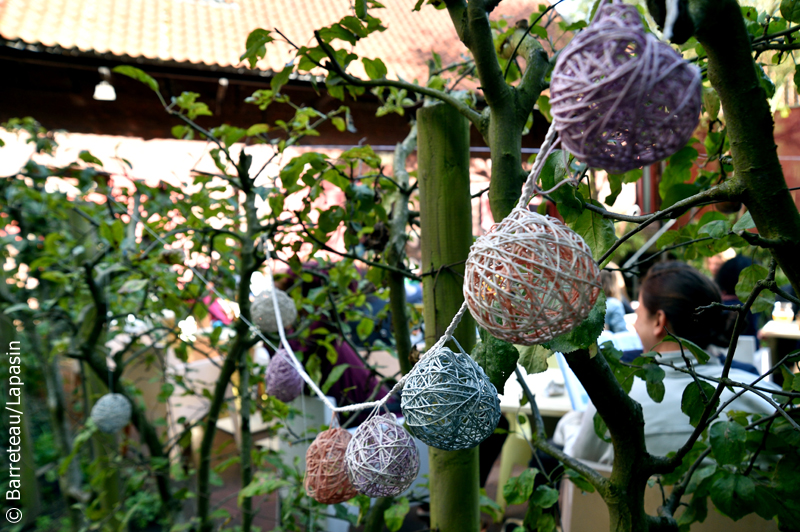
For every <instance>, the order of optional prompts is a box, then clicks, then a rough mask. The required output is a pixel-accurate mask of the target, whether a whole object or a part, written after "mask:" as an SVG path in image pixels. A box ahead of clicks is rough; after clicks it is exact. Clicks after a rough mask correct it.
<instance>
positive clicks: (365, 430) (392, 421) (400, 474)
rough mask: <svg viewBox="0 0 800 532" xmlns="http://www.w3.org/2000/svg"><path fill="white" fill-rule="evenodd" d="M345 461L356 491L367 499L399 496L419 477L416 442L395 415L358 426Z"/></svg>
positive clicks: (377, 417)
mask: <svg viewBox="0 0 800 532" xmlns="http://www.w3.org/2000/svg"><path fill="white" fill-rule="evenodd" d="M344 459H345V465H346V469H347V476H348V477H349V478H350V482H351V483H352V484H353V487H354V488H356V490H358V492H359V493H362V494H364V495H367V496H368V497H393V496H395V495H400V494H401V493H403V492H404V491H406V490H407V489H408V488H409V487H410V486H411V484H412V483H413V482H414V479H416V478H417V473H419V451H417V445H416V444H415V443H414V438H412V437H411V435H410V434H409V433H408V432H407V431H406V429H404V428H403V427H402V426H400V425H399V424H398V423H397V419H396V418H395V417H394V416H393V415H392V414H386V415H383V416H374V417H372V418H370V419H368V420H367V421H365V422H364V423H362V424H361V425H359V427H358V428H357V429H356V433H355V435H354V436H353V438H352V439H351V440H350V442H349V443H348V444H347V451H345V456H344Z"/></svg>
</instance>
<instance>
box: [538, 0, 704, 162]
mask: <svg viewBox="0 0 800 532" xmlns="http://www.w3.org/2000/svg"><path fill="white" fill-rule="evenodd" d="M701 82H702V78H701V75H700V70H699V69H698V68H697V67H696V66H695V65H691V64H689V63H687V62H686V61H684V60H683V58H681V56H680V54H678V52H676V51H675V50H673V49H672V48H671V47H670V46H669V45H668V44H666V43H663V42H660V41H659V40H658V39H657V38H656V37H655V36H653V35H652V34H649V33H645V31H644V28H643V27H642V23H641V19H640V18H639V13H638V11H637V10H636V8H635V7H634V6H631V5H622V4H612V3H608V4H605V5H603V6H602V7H601V8H600V10H599V13H598V14H597V17H596V19H595V20H594V21H593V22H592V24H591V25H590V26H589V27H588V28H587V29H585V30H584V31H582V32H581V33H579V34H578V35H577V36H576V37H575V38H574V39H572V42H570V43H569V45H567V47H565V48H564V50H563V51H562V52H561V55H560V56H559V57H558V61H557V62H556V66H555V68H554V69H553V75H552V81H551V83H550V95H551V96H550V105H551V109H550V110H551V113H552V116H553V122H554V124H555V127H556V129H557V130H558V132H559V135H560V137H561V142H562V144H563V145H564V147H565V148H566V149H567V150H569V151H570V152H571V153H572V154H574V155H575V157H577V158H578V159H579V160H580V161H582V162H584V163H586V164H588V165H589V166H590V167H593V168H602V169H603V170H606V171H608V172H610V173H615V174H619V173H624V172H627V171H629V170H633V169H634V168H639V167H641V166H646V165H648V164H652V163H654V162H657V161H660V160H662V159H665V158H667V157H669V156H670V155H672V154H673V153H675V152H676V151H678V150H679V149H681V148H683V147H684V146H685V145H686V143H687V142H688V141H689V139H690V138H691V137H692V133H693V132H694V130H695V128H696V127H697V124H698V122H699V119H700V103H701V100H702V96H701Z"/></svg>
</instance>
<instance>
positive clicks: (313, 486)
mask: <svg viewBox="0 0 800 532" xmlns="http://www.w3.org/2000/svg"><path fill="white" fill-rule="evenodd" d="M352 438H353V437H352V436H351V435H350V433H349V432H347V431H346V430H344V429H342V428H339V427H335V428H330V429H328V430H326V431H323V432H320V433H319V434H318V435H317V437H316V438H315V439H314V441H313V442H312V443H311V446H309V448H308V451H306V478H305V481H304V486H305V488H306V493H308V495H309V496H310V497H312V498H313V499H314V500H315V501H317V502H319V503H322V504H338V503H340V502H344V501H349V500H350V499H352V498H353V497H355V496H356V495H357V494H358V492H357V491H356V489H355V488H354V487H353V484H352V483H351V482H350V478H348V476H347V471H346V470H345V461H344V455H345V452H346V451H347V444H348V443H350V440H351V439H352Z"/></svg>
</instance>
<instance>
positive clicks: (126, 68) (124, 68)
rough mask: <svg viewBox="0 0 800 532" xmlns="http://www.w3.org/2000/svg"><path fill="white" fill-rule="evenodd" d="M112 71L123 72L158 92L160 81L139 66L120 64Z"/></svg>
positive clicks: (124, 74)
mask: <svg viewBox="0 0 800 532" xmlns="http://www.w3.org/2000/svg"><path fill="white" fill-rule="evenodd" d="M112 72H116V73H117V74H122V75H123V76H128V77H129V78H133V79H135V80H136V81H140V82H142V83H144V84H145V85H147V86H148V87H150V89H152V90H153V91H155V92H158V82H157V81H156V80H155V79H153V78H152V77H151V76H150V75H148V74H146V73H145V72H144V71H143V70H141V69H139V68H136V67H132V66H130V65H120V66H118V67H114V69H113V70H112Z"/></svg>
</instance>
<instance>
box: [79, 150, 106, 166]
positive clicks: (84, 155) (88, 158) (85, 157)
mask: <svg viewBox="0 0 800 532" xmlns="http://www.w3.org/2000/svg"><path fill="white" fill-rule="evenodd" d="M78 158H79V159H80V160H81V161H83V162H86V163H91V164H96V165H97V166H103V161H101V160H100V159H98V158H97V157H95V156H94V155H92V154H91V153H89V152H88V151H86V150H83V151H82V152H80V153H79V154H78Z"/></svg>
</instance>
